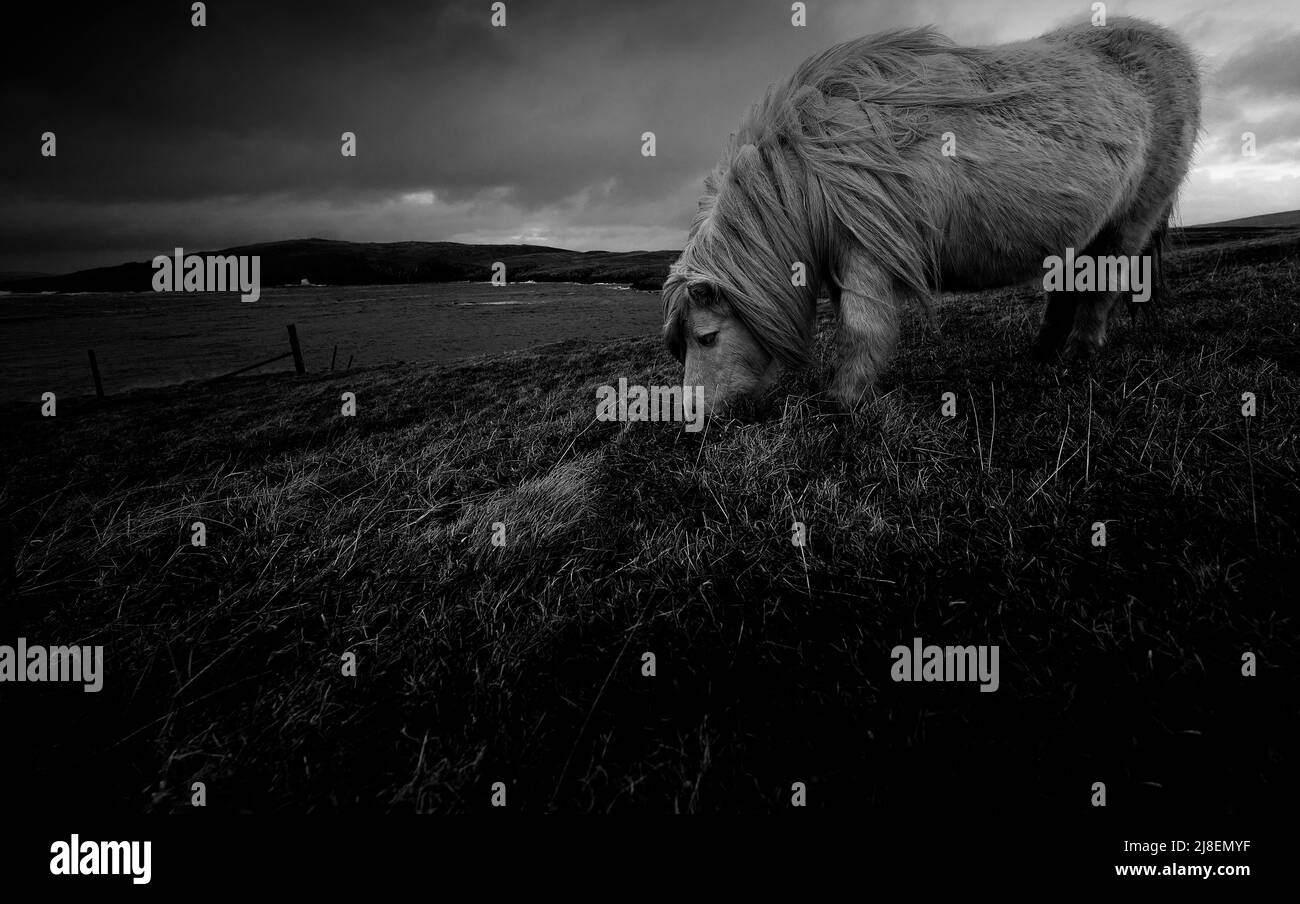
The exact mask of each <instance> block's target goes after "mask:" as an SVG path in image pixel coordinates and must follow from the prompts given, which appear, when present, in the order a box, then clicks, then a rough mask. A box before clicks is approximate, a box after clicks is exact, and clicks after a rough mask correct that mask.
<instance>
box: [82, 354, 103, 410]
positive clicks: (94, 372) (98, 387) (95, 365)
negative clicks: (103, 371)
mask: <svg viewBox="0 0 1300 904" xmlns="http://www.w3.org/2000/svg"><path fill="white" fill-rule="evenodd" d="M86 353H87V354H88V355H90V374H91V376H93V377H94V378H95V395H97V396H99V397H100V398H101V399H102V398H103V397H104V382H103V381H102V380H100V379H99V362H98V361H96V360H95V350H94V349H93V348H90V349H86Z"/></svg>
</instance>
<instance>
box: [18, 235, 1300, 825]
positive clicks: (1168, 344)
mask: <svg viewBox="0 0 1300 904" xmlns="http://www.w3.org/2000/svg"><path fill="white" fill-rule="evenodd" d="M1298 252H1300V231H1296V230H1291V231H1287V230H1281V231H1280V232H1279V233H1278V234H1273V235H1268V236H1263V237H1258V236H1254V237H1251V238H1249V239H1248V240H1245V241H1235V242H1226V243H1210V244H1206V245H1204V246H1198V247H1188V248H1185V249H1184V250H1182V251H1179V252H1176V253H1174V254H1172V255H1171V256H1170V257H1169V262H1170V263H1171V265H1172V270H1171V274H1170V276H1171V280H1170V288H1171V291H1172V297H1171V298H1170V299H1169V300H1168V301H1167V302H1166V303H1165V305H1164V307H1163V308H1162V311H1161V313H1160V316H1159V317H1155V316H1150V315H1151V312H1150V311H1149V310H1147V311H1145V312H1144V313H1146V314H1147V315H1148V316H1144V317H1143V318H1141V319H1139V320H1137V321H1136V322H1135V323H1131V322H1130V320H1129V318H1128V317H1127V315H1124V314H1123V313H1121V314H1119V315H1118V316H1117V317H1116V318H1115V319H1114V320H1113V321H1112V323H1113V324H1114V328H1113V329H1112V346H1111V348H1110V350H1109V352H1108V353H1107V354H1106V355H1105V356H1104V357H1102V358H1101V359H1099V360H1097V361H1096V362H1094V364H1093V365H1092V366H1091V367H1087V366H1078V365H1075V366H1071V367H1068V368H1067V367H1049V366H1044V365H1040V364H1035V363H1033V362H1031V361H1030V360H1029V358H1028V355H1027V354H1026V351H1027V347H1028V345H1029V341H1030V338H1031V336H1032V332H1033V328H1034V325H1035V322H1036V318H1037V317H1038V315H1039V311H1040V308H1039V301H1038V295H1037V293H1036V291H1035V290H1033V289H1032V288H1024V289H1020V290H1016V291H1007V292H994V293H985V294H980V295H963V296H951V297H945V298H944V300H943V303H942V306H941V309H940V317H939V320H940V324H941V328H942V330H941V334H940V335H939V336H933V335H931V334H930V333H929V331H928V330H927V329H926V328H925V326H924V323H923V321H922V320H921V319H920V318H919V317H915V316H913V317H911V318H910V319H909V321H908V323H907V328H906V331H905V335H904V342H903V346H902V349H901V352H900V355H899V357H898V358H897V360H896V362H895V365H894V367H893V369H892V370H891V371H890V372H889V374H888V376H887V377H886V379H885V381H884V383H883V386H882V394H881V395H880V396H879V397H878V398H877V399H876V400H874V401H873V402H871V403H870V404H869V405H867V406H866V407H865V408H864V409H863V410H861V411H860V412H858V413H857V414H855V415H853V416H848V415H843V414H838V413H836V412H835V411H834V410H833V409H831V408H830V407H828V406H826V405H824V404H823V403H822V401H821V400H820V399H819V398H817V396H816V394H817V392H818V390H819V388H820V387H821V386H823V385H824V380H825V377H826V371H827V368H828V366H829V349H828V348H827V345H826V343H825V339H826V337H827V335H828V334H829V324H828V323H827V322H825V319H824V318H825V315H824V314H823V319H824V322H823V337H822V339H823V343H822V346H821V349H822V353H821V364H820V366H819V367H817V368H813V369H810V370H809V371H808V372H804V373H799V374H794V375H792V376H790V377H789V378H787V380H786V382H785V384H784V385H783V386H782V387H781V390H782V391H781V393H780V394H779V395H777V396H776V397H775V398H774V399H772V400H771V401H769V402H767V403H764V404H760V405H757V406H755V408H754V410H753V411H751V412H749V413H748V416H747V417H746V418H744V419H742V420H738V421H731V422H726V423H722V422H713V423H711V424H710V425H709V426H708V429H707V430H706V431H705V432H704V433H701V434H691V433H685V432H683V431H681V429H680V427H674V426H672V425H666V424H633V425H630V426H625V425H620V424H609V423H597V422H594V419H593V415H594V408H595V387H596V386H597V385H599V384H603V383H610V384H616V383H617V381H618V379H619V377H626V378H627V379H628V381H629V382H630V383H642V384H652V383H658V384H667V383H671V382H673V380H674V379H678V380H680V371H679V370H678V369H677V367H676V365H675V363H674V362H673V361H672V360H671V359H670V358H669V357H668V355H667V353H666V352H665V351H664V350H663V349H662V347H661V345H660V343H659V342H658V341H657V339H655V338H646V339H643V340H636V341H627V342H618V343H612V344H603V345H599V344H594V343H585V342H564V343H559V344H556V345H553V346H549V347H547V348H546V349H545V350H544V351H543V352H541V353H536V352H529V353H519V354H513V355H504V356H501V357H499V358H495V359H479V360H477V361H475V362H472V363H468V364H464V365H461V366H425V367H421V366H402V367H391V368H382V369H369V370H362V371H353V372H352V373H350V374H333V375H309V376H307V377H292V376H267V377H253V378H248V379H241V380H234V381H230V382H229V383H227V384H219V385H218V386H216V387H201V386H198V385H190V386H184V387H176V388H172V389H168V390H151V391H140V392H136V393H130V394H126V395H122V396H120V397H117V398H112V399H110V400H108V401H107V402H100V403H96V402H94V401H91V400H73V399H64V400H61V401H60V405H59V411H58V416H57V418H41V417H39V416H38V412H37V406H36V405H35V404H28V405H24V406H21V407H18V406H8V407H7V408H6V409H4V411H5V418H6V421H7V422H8V424H9V429H8V430H6V431H5V433H4V437H3V439H2V440H0V452H2V454H3V459H4V462H5V475H6V476H5V483H4V489H3V497H2V501H3V506H4V514H5V516H6V517H7V518H8V519H9V520H10V521H11V522H12V538H13V545H14V546H15V550H16V571H17V581H18V588H19V591H18V593H17V595H16V596H11V597H10V598H9V599H8V600H7V601H6V603H5V609H4V614H3V621H4V624H3V626H0V627H3V631H2V632H0V642H3V643H12V642H13V638H14V637H15V636H19V635H22V636H25V637H27V639H28V641H29V642H31V643H47V644H54V643H88V644H103V645H105V647H106V651H105V660H106V682H105V687H104V690H103V691H102V692H101V693H99V694H84V693H82V692H81V690H80V688H79V687H66V686H65V687H51V686H48V685H31V684H25V685H5V686H0V707H3V709H4V711H5V714H6V723H5V724H6V734H8V735H9V736H10V737H11V738H12V737H17V736H19V734H18V733H21V737H22V738H23V742H22V743H21V744H20V745H16V744H12V743H6V744H4V745H2V746H3V749H4V750H5V754H4V756H5V757H6V758H7V759H8V760H9V762H7V763H4V764H3V766H4V768H3V770H0V799H3V800H6V801H8V802H11V803H14V804H15V805H16V804H17V802H21V801H28V800H31V801H39V802H40V804H41V805H42V806H45V807H48V808H51V809H52V810H54V811H56V812H57V810H58V808H73V809H74V810H75V811H76V812H84V811H87V810H103V811H111V812H123V813H133V812H140V811H150V810H152V811H159V810H161V811H171V810H178V811H188V810H189V809H190V807H189V793H190V792H189V789H190V786H191V783H192V782H194V781H202V782H205V783H206V785H207V798H208V809H209V811H213V810H216V811H251V812H258V813H262V812H300V811H308V812H320V811H372V812H404V811H437V812H461V811H480V810H486V809H488V808H489V801H490V796H491V787H490V786H491V784H492V783H493V782H496V781H501V782H505V783H506V785H507V788H508V806H509V807H510V808H511V809H516V810H521V811H535V812H541V811H548V810H550V811H560V812H575V811H577V812H605V811H638V812H642V811H648V812H675V811H704V812H734V811H742V812H764V811H779V810H783V809H786V808H788V807H789V806H790V797H791V785H792V783H794V782H797V781H801V782H805V783H806V785H807V788H808V806H809V807H810V808H813V809H826V810H837V811H841V812H844V813H846V814H849V815H854V816H860V817H862V818H867V819H871V820H873V821H877V822H878V821H879V820H887V819H888V815H889V813H891V812H902V811H903V810H904V809H906V810H907V811H908V812H912V813H916V812H925V808H927V807H928V808H933V812H934V813H935V814H936V819H938V820H939V821H940V823H941V824H943V825H946V826H950V827H952V829H953V831H955V832H959V833H960V832H962V831H975V830H977V829H978V827H979V826H980V825H982V824H985V822H987V820H989V819H992V818H994V817H995V816H996V815H997V814H1006V813H1007V812H1010V811H1012V810H1018V809H1035V810H1043V811H1051V812H1055V813H1057V814H1077V815H1078V818H1079V819H1081V820H1086V819H1102V818H1114V817H1116V816H1121V817H1122V816H1124V815H1125V814H1127V815H1132V814H1138V813H1143V814H1152V813H1159V814H1175V815H1176V814H1182V813H1186V814H1193V813H1195V814H1200V815H1206V814H1209V815H1226V814H1234V815H1237V816H1242V817H1245V816H1247V815H1249V814H1252V813H1256V812H1262V811H1277V810H1278V808H1279V807H1283V806H1284V802H1285V801H1286V800H1287V799H1288V798H1291V799H1294V797H1295V792H1296V790H1297V780H1296V767H1297V755H1298V754H1300V750H1297V743H1298V739H1297V734H1298V733H1297V727H1298V725H1300V722H1298V720H1297V707H1298V706H1300V702H1298V701H1300V693H1298V692H1300V682H1298V681H1297V677H1298V676H1300V649H1298V647H1297V619H1296V612H1295V606H1296V599H1297V588H1300V573H1298V569H1297V564H1296V562H1297V550H1298V549H1300V487H1298V485H1297V476H1298V474H1300V448H1298V446H1297V425H1298V424H1300V408H1298V406H1300V305H1298V304H1297V286H1298V285H1300V263H1298V261H1300V254H1298ZM344 391H352V392H355V393H356V395H357V401H358V416H357V417H355V418H343V417H341V416H340V413H339V408H340V405H341V402H340V400H339V397H340V394H341V393H342V392H344ZM944 392H953V393H955V394H956V396H957V399H958V408H957V416H956V417H954V418H944V417H942V416H941V414H940V404H941V401H940V396H941V394H942V393H944ZM1243 392H1252V393H1254V394H1255V395H1256V397H1257V405H1258V411H1257V414H1256V416H1255V417H1253V418H1245V417H1243V416H1242V413H1241V407H1242V400H1241V396H1242V393H1243ZM795 520H798V521H802V522H804V523H805V524H806V525H807V526H808V531H809V544H808V545H807V546H806V547H805V548H803V549H800V548H798V547H795V546H793V545H792V543H791V541H790V537H791V524H792V522H793V521H795ZM194 521H203V522H205V524H206V526H207V546H206V547H205V548H195V547H193V546H191V545H190V542H189V537H190V525H191V524H192V523H193V522H194ZM497 521H500V522H504V523H505V524H506V532H507V534H506V536H507V545H506V546H505V547H502V548H497V547H493V546H492V545H491V543H490V542H489V540H490V537H491V534H492V527H491V525H492V523H493V522H497ZM1098 521H1101V522H1105V523H1106V525H1107V530H1108V543H1107V545H1106V546H1105V547H1104V548H1097V547H1094V546H1093V545H1092V543H1091V537H1092V525H1093V523H1094V522H1098ZM914 637H921V638H923V639H924V641H925V642H926V643H937V644H998V645H999V646H1000V648H1001V663H1000V664H1001V675H1000V682H1001V686H1000V689H999V690H998V691H997V692H996V693H979V692H978V689H977V687H976V685H974V684H896V683H894V682H893V681H891V680H890V666H891V664H892V661H891V659H890V650H891V648H893V647H894V646H895V645H898V644H904V645H908V644H910V643H911V641H912V638H914ZM349 651H350V652H353V653H355V654H356V656H357V661H358V671H359V674H358V676H357V677H356V678H350V677H344V676H343V675H342V674H341V657H342V655H343V654H344V653H345V652H349ZM647 651H649V652H653V653H654V654H655V657H656V660H657V675H656V676H655V677H643V675H642V673H641V667H642V656H643V654H644V653H645V652H647ZM1246 652H1252V653H1254V654H1256V656H1257V657H1258V675H1257V676H1255V677H1243V676H1242V674H1241V668H1242V654H1243V653H1246ZM18 726H27V728H26V729H24V728H19V727H18ZM1098 781H1100V782H1104V783H1105V784H1106V788H1107V807H1106V809H1105V810H1104V811H1098V810H1094V809H1093V808H1092V807H1091V806H1090V801H1091V798H1092V784H1093V782H1098ZM1282 812H1287V810H1286V809H1283V810H1282Z"/></svg>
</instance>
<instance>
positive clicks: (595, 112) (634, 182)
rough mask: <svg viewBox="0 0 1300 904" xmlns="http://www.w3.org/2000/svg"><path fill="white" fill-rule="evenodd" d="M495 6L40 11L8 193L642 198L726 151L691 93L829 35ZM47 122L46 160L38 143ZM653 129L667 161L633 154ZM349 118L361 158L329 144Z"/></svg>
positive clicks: (786, 62) (12, 139)
mask: <svg viewBox="0 0 1300 904" xmlns="http://www.w3.org/2000/svg"><path fill="white" fill-rule="evenodd" d="M488 8H489V4H487V3H484V2H481V0H476V2H473V3H454V4H448V5H442V6H439V5H436V4H434V5H431V4H428V3H423V4H419V3H410V4H387V3H384V4H381V3H337V4H331V3H325V4H312V5H311V6H310V7H302V8H300V9H299V11H297V12H292V11H286V10H285V9H277V8H274V7H271V6H269V5H265V4H240V3H225V2H222V3H212V4H209V24H208V26H207V27H206V28H205V29H198V28H192V27H191V26H190V24H189V21H188V20H189V12H188V5H184V4H175V3H172V4H167V5H151V4H146V5H143V6H130V7H129V8H127V9H126V10H124V11H119V9H120V8H119V7H116V6H114V7H113V9H112V12H111V13H110V12H108V11H107V9H101V11H100V12H99V13H97V14H96V18H94V19H92V20H90V21H82V22H80V23H76V24H73V23H65V22H61V21H57V20H51V21H47V22H46V23H45V25H44V26H43V27H41V28H40V29H39V30H38V32H37V33H36V34H34V35H33V36H32V37H33V40H32V41H28V42H24V44H23V47H22V51H21V53H22V55H23V56H25V57H26V58H25V59H23V60H22V62H21V63H20V64H19V65H17V66H16V67H15V70H16V72H17V73H18V78H17V80H16V84H14V85H13V87H12V89H11V90H10V102H9V103H8V104H7V105H6V110H5V113H4V122H3V126H4V129H3V133H4V146H3V152H4V157H5V159H6V162H7V163H8V164H10V165H8V166H6V167H5V174H6V176H5V180H4V188H5V189H6V190H8V191H9V192H12V193H23V194H26V193H30V194H34V195H37V196H40V197H58V198H75V199H78V200H81V201H86V200H90V199H99V200H103V201H123V200H132V201H146V200H155V199H181V198H194V199H202V198H206V197H212V196H218V195H229V194H261V193H266V192H287V193H290V194H293V193H303V194H307V195H310V196H313V197H314V196H317V195H319V194H321V193H328V192H331V191H335V192H338V191H343V192H345V193H349V192H352V191H364V190H366V189H401V188H408V187H413V186H427V187H430V188H434V189H436V190H441V191H442V192H445V193H446V194H447V195H448V196H462V195H463V194H464V193H467V192H468V193H472V192H474V191H477V190H478V189H480V188H483V187H486V186H502V185H503V186H511V187H513V188H514V189H515V191H516V192H517V193H518V197H519V198H520V200H521V201H522V202H523V203H524V204H525V205H527V204H538V203H544V202H547V201H552V200H555V199H558V198H561V197H564V196H565V195H567V194H570V193H572V192H573V191H575V190H577V189H579V188H581V187H582V186H583V185H585V184H590V183H591V182H599V181H601V180H602V179H603V178H607V177H611V176H616V177H618V178H619V179H620V180H621V182H622V183H623V185H624V186H625V187H626V190H627V191H628V192H629V193H631V194H632V195H635V196H641V197H644V196H648V195H651V194H654V193H656V192H661V191H663V190H664V189H665V188H666V187H667V186H668V185H669V184H671V183H673V182H674V181H675V179H676V178H677V177H678V176H680V175H681V170H680V169H677V165H678V164H684V161H685V160H687V159H690V160H692V161H694V160H696V159H697V158H698V153H699V151H700V150H701V148H700V147H699V146H697V145H708V146H709V148H710V150H711V151H713V152H714V153H716V151H717V149H718V148H717V145H718V135H719V133H720V132H723V129H722V128H721V127H720V124H719V125H714V121H715V120H717V119H718V118H719V117H725V118H726V120H727V122H728V123H731V124H734V121H735V120H736V119H738V116H739V113H740V110H738V109H736V108H735V105H734V104H728V105H726V106H725V107H721V108H717V109H714V108H711V107H710V106H709V104H708V103H707V100H704V102H700V101H701V100H703V99H706V98H708V97H709V96H710V95H712V94H715V93H716V90H717V88H718V87H723V88H726V87H727V86H729V85H730V86H744V87H746V88H748V89H749V91H750V92H751V93H752V92H753V91H754V88H753V86H754V85H755V84H756V83H765V82H766V81H770V80H772V79H775V78H777V77H779V75H780V74H782V72H783V70H786V69H788V67H789V66H790V65H792V64H793V62H794V61H796V60H798V59H800V58H802V57H803V56H804V55H806V53H807V52H808V51H809V50H810V49H812V48H814V47H817V46H822V45H824V44H825V43H826V42H827V41H828V40H830V39H831V38H832V37H833V36H831V35H828V34H825V31H826V29H825V28H823V29H820V30H819V29H817V28H809V29H806V30H796V29H792V28H790V27H789V23H788V19H787V16H788V13H786V12H783V11H782V6H781V5H779V4H778V5H772V4H756V3H753V2H748V3H746V2H740V0H732V2H724V3H708V4H702V3H695V2H680V3H645V4H642V3H634V4H623V5H618V4H609V3H602V4H598V5H597V4H592V3H578V2H559V3H554V2H553V3H546V4H527V3H522V2H521V3H510V4H508V15H509V20H508V21H509V25H508V27H507V28H504V29H494V28H491V27H490V26H489V23H488ZM815 21H816V16H814V22H815ZM823 21H824V22H826V20H825V18H824V17H823ZM827 24H829V23H828V22H827ZM745 48H762V49H763V51H762V52H761V53H753V52H751V53H750V54H749V55H748V58H746V53H745ZM701 77H706V78H708V79H709V81H711V82H715V83H716V84H714V85H706V86H701V85H700V84H699V80H700V78H701ZM701 87H704V90H703V91H701V90H700V89H701ZM728 93H730V92H728ZM709 126H712V127H711V128H710V127H709ZM47 128H48V129H53V130H54V131H56V132H57V133H58V136H59V143H60V150H59V158H58V160H57V163H54V164H52V163H51V161H47V160H42V159H41V158H40V157H39V156H37V155H36V154H34V153H33V149H34V148H35V147H36V143H37V138H36V136H38V135H39V134H40V132H41V131H43V130H45V129H47ZM647 129H650V130H654V131H656V133H657V135H658V136H659V138H660V147H661V151H660V153H661V159H660V160H659V161H658V162H657V163H658V165H656V166H635V165H632V160H631V159H630V158H631V157H633V156H635V155H636V154H637V152H638V148H639V136H640V134H641V132H642V131H645V130H647ZM345 130H349V131H353V132H355V133H356V134H357V136H358V146H359V155H358V157H357V158H356V159H345V158H342V157H341V156H340V154H339V151H338V145H339V135H340V134H341V133H342V132H343V131H345ZM665 164H667V165H665ZM696 168H698V165H697V164H696Z"/></svg>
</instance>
